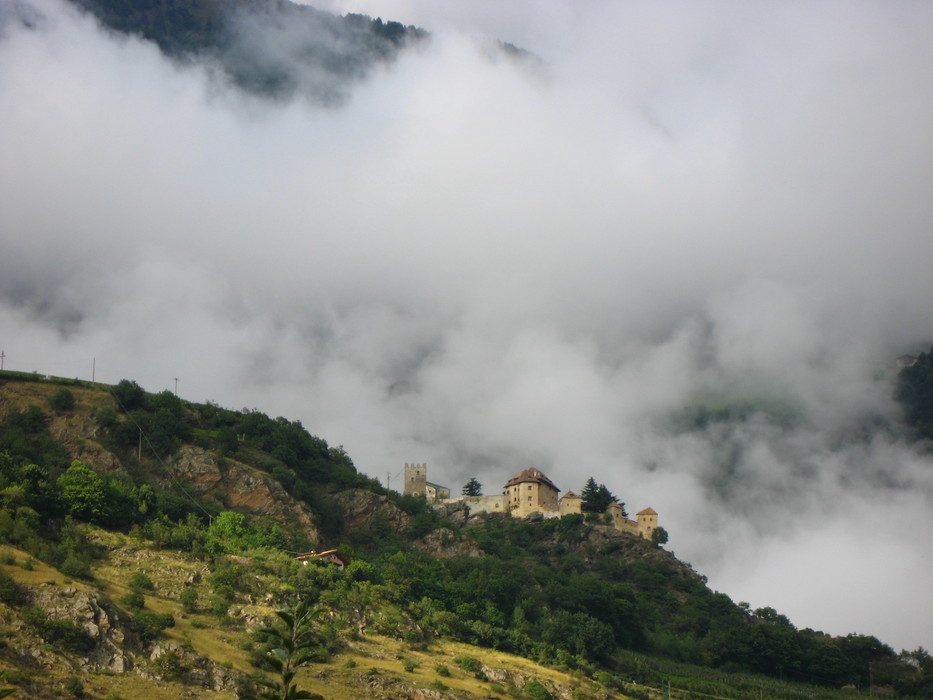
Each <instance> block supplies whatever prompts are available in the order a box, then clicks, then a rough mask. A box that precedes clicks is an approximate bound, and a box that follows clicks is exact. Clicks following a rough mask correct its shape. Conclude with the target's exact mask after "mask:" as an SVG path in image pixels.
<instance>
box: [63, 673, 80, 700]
mask: <svg viewBox="0 0 933 700" xmlns="http://www.w3.org/2000/svg"><path fill="white" fill-rule="evenodd" d="M65 690H66V691H68V692H69V693H71V695H72V696H74V697H76V698H83V697H84V684H83V683H81V679H80V678H75V677H74V676H72V677H71V678H69V679H68V680H67V681H65Z"/></svg>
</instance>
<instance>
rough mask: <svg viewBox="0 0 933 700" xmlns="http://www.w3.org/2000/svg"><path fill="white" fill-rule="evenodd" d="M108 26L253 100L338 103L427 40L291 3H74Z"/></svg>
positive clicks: (419, 33) (390, 25)
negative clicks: (200, 68) (198, 67)
mask: <svg viewBox="0 0 933 700" xmlns="http://www.w3.org/2000/svg"><path fill="white" fill-rule="evenodd" d="M71 2H72V3H73V4H74V5H76V6H78V7H80V8H82V9H83V10H85V11H87V12H90V13H91V14H93V15H94V16H95V17H96V18H97V19H98V20H99V21H100V22H101V23H102V24H103V25H104V26H105V27H108V28H109V29H111V30H113V31H116V32H121V33H125V34H132V35H135V36H139V37H141V38H143V39H146V40H149V41H152V42H154V43H155V44H156V45H157V46H158V47H159V49H160V50H161V51H162V52H163V53H164V54H166V55H167V56H170V57H172V58H173V59H176V60H179V61H182V62H195V61H199V62H204V63H206V64H209V65H211V66H213V67H215V68H218V69H219V70H220V73H221V74H222V75H223V76H224V77H225V78H226V79H227V80H228V81H229V82H231V83H232V84H234V85H236V86H238V87H240V88H242V89H244V90H246V91H247V92H250V93H252V94H255V95H258V96H261V97H267V98H273V99H289V98H291V97H294V96H299V95H300V96H303V97H305V98H306V99H308V100H310V101H312V102H315V103H320V104H324V105H336V104H339V103H341V102H342V101H343V100H344V99H345V98H346V95H347V90H348V87H349V86H350V85H352V84H353V83H355V82H358V81H359V80H360V79H362V78H364V77H365V76H366V75H367V74H368V73H369V71H371V70H372V69H373V68H374V67H376V66H377V65H379V64H385V63H388V62H391V61H393V60H394V59H395V58H396V57H397V56H398V55H399V53H400V52H401V51H403V50H404V49H405V48H406V47H408V46H412V45H415V44H417V43H419V42H422V41H424V40H426V39H427V38H428V33H427V32H426V31H425V30H423V29H419V28H418V27H413V26H405V25H402V24H400V23H399V22H392V21H388V22H384V21H383V20H382V19H379V18H376V19H372V18H371V17H367V16H365V15H359V14H348V15H344V16H335V15H333V14H331V13H329V12H323V11H321V10H317V9H315V8H313V7H310V6H308V5H299V4H296V3H292V2H288V0H184V1H182V0H114V1H109V0H108V1H106V2H105V1H103V0H71Z"/></svg>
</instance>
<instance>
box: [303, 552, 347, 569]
mask: <svg viewBox="0 0 933 700" xmlns="http://www.w3.org/2000/svg"><path fill="white" fill-rule="evenodd" d="M328 557H333V558H334V559H337V560H339V561H340V562H342V563H343V565H344V566H347V565H348V564H349V563H350V560H349V559H347V558H346V557H345V556H343V555H342V554H341V553H340V550H339V549H328V550H327V551H324V552H308V553H307V554H299V555H298V556H297V557H295V559H297V560H298V561H305V560H307V559H323V558H328Z"/></svg>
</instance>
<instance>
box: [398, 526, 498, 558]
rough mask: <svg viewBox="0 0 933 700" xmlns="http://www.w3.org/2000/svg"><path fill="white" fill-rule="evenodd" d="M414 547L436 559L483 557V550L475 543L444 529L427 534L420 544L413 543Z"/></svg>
mask: <svg viewBox="0 0 933 700" xmlns="http://www.w3.org/2000/svg"><path fill="white" fill-rule="evenodd" d="M415 547H417V548H418V549H421V550H423V551H425V552H429V553H430V554H432V555H433V556H435V557H437V558H438V559H453V558H454V557H482V556H484V553H483V550H482V549H481V548H480V546H479V545H478V544H476V542H473V541H472V540H469V539H467V538H466V537H464V536H463V535H459V534H457V533H455V532H452V531H451V530H447V529H445V528H439V529H437V530H433V531H432V532H429V533H428V534H427V535H425V536H424V537H423V538H422V540H421V541H420V542H416V543H415Z"/></svg>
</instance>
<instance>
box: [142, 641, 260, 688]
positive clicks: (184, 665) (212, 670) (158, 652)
mask: <svg viewBox="0 0 933 700" xmlns="http://www.w3.org/2000/svg"><path fill="white" fill-rule="evenodd" d="M166 654H169V655H174V656H175V657H176V658H177V665H173V666H169V665H168V664H166V665H165V666H163V667H162V668H160V664H159V661H160V659H161V657H163V656H165V655H166ZM149 659H150V661H153V662H155V663H154V664H153V665H152V666H151V667H150V668H148V669H144V668H141V667H140V668H137V669H136V672H137V673H138V674H139V675H140V676H142V677H143V678H146V679H147V680H152V679H154V678H161V679H165V680H173V679H174V678H173V677H175V678H179V679H180V680H183V681H184V682H186V683H192V684H195V685H199V686H201V687H203V688H210V689H211V690H215V691H217V692H221V693H234V692H236V691H237V689H238V688H239V686H240V685H241V684H242V683H243V674H242V673H241V672H239V671H235V670H233V669H228V668H224V667H223V666H221V665H219V664H216V663H214V662H213V661H212V660H211V659H208V658H205V657H203V656H198V655H197V654H195V653H193V652H191V651H186V650H185V648H184V647H183V646H181V645H179V644H175V643H174V642H159V643H157V644H154V645H153V646H152V649H150V651H149ZM165 668H174V673H171V674H166V672H165V670H164V669H165Z"/></svg>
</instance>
